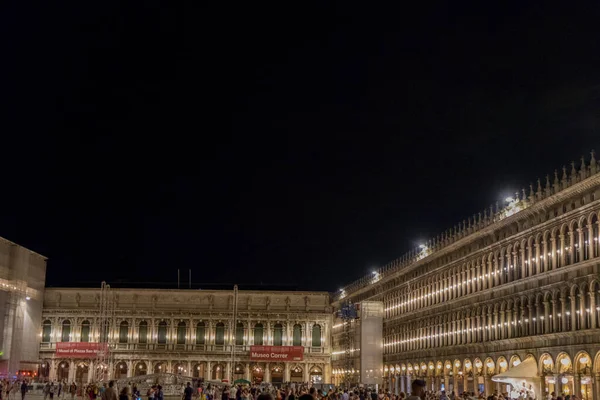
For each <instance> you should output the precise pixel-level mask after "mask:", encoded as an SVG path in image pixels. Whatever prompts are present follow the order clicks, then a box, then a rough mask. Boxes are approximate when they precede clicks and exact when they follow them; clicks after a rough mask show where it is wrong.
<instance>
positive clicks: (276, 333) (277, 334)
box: [273, 324, 283, 346]
mask: <svg viewBox="0 0 600 400" xmlns="http://www.w3.org/2000/svg"><path fill="white" fill-rule="evenodd" d="M273 346H283V326H282V325H281V324H275V327H274V328H273Z"/></svg>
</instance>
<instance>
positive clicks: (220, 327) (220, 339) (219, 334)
mask: <svg viewBox="0 0 600 400" xmlns="http://www.w3.org/2000/svg"><path fill="white" fill-rule="evenodd" d="M215 344H217V345H224V344H225V325H224V324H223V323H222V322H219V323H218V324H217V326H216V329H215Z"/></svg>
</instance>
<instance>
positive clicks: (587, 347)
mask: <svg viewBox="0 0 600 400" xmlns="http://www.w3.org/2000/svg"><path fill="white" fill-rule="evenodd" d="M599 172H600V168H599V166H598V165H597V164H596V161H595V159H594V154H593V153H592V158H591V161H589V162H588V163H587V164H586V161H585V160H584V159H583V158H582V160H581V164H580V165H578V166H577V167H576V166H575V164H574V163H573V164H572V165H571V168H570V170H567V169H566V168H563V171H562V174H559V173H555V175H554V179H553V180H551V179H550V178H549V177H547V178H546V180H545V184H543V183H542V182H540V181H539V180H538V182H537V185H536V187H530V188H529V190H527V191H526V190H523V191H522V192H519V193H517V194H516V196H515V197H512V198H508V199H506V202H505V203H504V205H503V206H499V205H498V204H496V206H495V207H490V208H489V209H486V210H485V211H483V212H481V213H478V214H476V215H474V216H473V217H471V218H469V219H467V220H465V221H462V222H461V223H460V224H458V225H457V226H455V227H454V228H453V229H451V230H448V231H446V232H444V233H443V234H442V235H440V236H438V237H436V238H434V239H432V240H430V241H428V242H427V243H426V244H423V245H422V246H420V248H418V249H415V250H413V251H411V252H409V253H408V254H406V255H405V256H403V257H401V258H400V259H398V260H395V261H394V262H392V263H390V264H389V265H387V266H385V267H383V268H381V269H380V270H378V271H375V272H374V273H373V274H372V275H369V276H368V277H365V278H363V279H361V280H359V281H357V282H355V283H353V284H352V285H349V286H348V287H345V288H344V289H343V290H341V291H340V292H338V293H337V295H336V296H335V298H334V300H333V303H332V305H333V307H334V309H335V310H338V309H340V308H341V307H342V305H344V304H346V303H347V302H351V303H359V302H361V301H364V300H369V301H382V302H383V303H384V310H385V317H384V326H383V336H384V337H383V341H384V355H383V362H382V365H381V370H382V373H383V376H384V384H385V386H386V387H387V388H389V389H390V390H392V391H395V392H400V391H404V392H406V391H408V390H410V389H409V382H410V381H411V380H412V379H415V378H416V377H420V378H423V379H425V380H426V382H427V385H428V387H429V388H430V389H432V390H440V389H445V390H447V391H454V392H456V393H459V392H463V391H472V392H475V393H477V392H478V391H481V392H485V393H486V394H490V393H491V392H493V391H494V390H500V391H502V392H507V391H509V388H508V387H506V386H505V385H504V384H500V383H497V382H494V381H492V379H491V378H492V376H494V375H497V374H501V373H505V372H507V371H510V370H512V369H513V368H519V365H520V364H521V363H523V362H524V361H527V364H529V365H532V364H533V365H534V366H535V367H536V368H535V369H536V372H535V374H534V375H535V376H534V377H531V380H532V381H533V382H537V383H536V385H539V390H540V392H541V393H550V392H553V391H555V392H557V393H558V394H559V393H565V394H570V395H577V396H578V397H581V398H583V399H585V400H591V399H596V400H597V399H599V398H600V249H599V241H600V238H599V225H598V214H599V213H600V173H599ZM353 325H357V324H356V323H350V322H348V321H342V320H339V319H334V327H333V339H332V342H333V343H334V349H333V354H334V359H333V365H332V368H333V379H334V381H335V382H338V383H341V382H345V381H347V380H352V379H353V375H354V374H359V373H360V371H356V370H352V369H349V368H348V367H347V365H350V364H348V357H344V353H345V350H348V347H349V346H348V345H347V342H346V341H345V340H346V338H347V337H351V335H349V332H350V331H351V330H352V329H353V328H352V326H353ZM351 350H352V352H351V353H350V351H348V353H349V354H352V357H350V358H351V359H352V358H353V359H356V358H357V357H358V356H357V354H358V353H360V349H358V348H352V349H351ZM532 360H533V361H535V363H532ZM515 371H518V370H515ZM515 373H516V372H515Z"/></svg>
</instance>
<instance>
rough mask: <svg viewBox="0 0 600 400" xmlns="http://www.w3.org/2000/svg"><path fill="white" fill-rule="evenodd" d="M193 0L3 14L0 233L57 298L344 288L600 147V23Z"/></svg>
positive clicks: (578, 18) (486, 12)
mask: <svg viewBox="0 0 600 400" xmlns="http://www.w3.org/2000/svg"><path fill="white" fill-rule="evenodd" d="M134 3H135V4H134ZM194 3H196V4H197V5H202V7H203V8H194V7H192V6H189V7H188V6H187V5H183V4H182V3H181V2H179V1H169V2H159V1H153V0H146V1H144V2H139V3H136V2H123V1H120V2H116V1H110V0H109V1H96V2H90V1H80V2H72V3H70V4H67V3H66V2H40V3H39V4H30V3H27V2H13V3H12V5H5V6H2V7H3V8H2V9H1V10H0V11H1V12H0V30H1V32H0V33H1V34H2V37H3V51H2V62H1V64H0V72H1V73H2V77H3V79H2V88H1V89H0V99H1V100H2V104H1V111H0V113H1V114H0V116H1V120H0V121H1V124H2V129H1V133H0V162H1V166H2V174H1V176H2V178H1V181H0V182H1V186H0V188H1V189H0V195H1V196H0V236H3V237H5V238H7V239H10V240H12V241H15V242H17V243H19V244H22V245H24V246H26V247H28V248H31V249H32V250H35V251H37V252H39V253H42V254H44V255H46V256H48V257H49V261H48V278H47V283H48V285H53V286H62V285H65V286H67V285H80V284H85V285H99V284H100V281H101V280H107V281H108V282H110V283H117V284H119V283H118V282H119V281H120V282H121V283H120V284H121V285H127V284H125V283H123V282H125V281H132V282H135V281H138V282H156V284H155V286H157V285H158V283H161V284H169V283H171V284H172V283H174V282H175V281H176V274H177V273H176V270H177V268H181V269H182V270H185V271H187V269H188V268H191V269H192V270H193V277H194V281H195V282H196V284H195V287H214V286H212V285H213V284H224V285H229V284H233V283H240V284H244V285H256V284H261V283H262V284H265V285H289V286H291V287H297V288H299V289H306V290H312V289H319V290H332V291H333V290H336V289H337V288H339V287H340V286H341V285H342V284H344V283H349V282H350V281H352V280H354V279H356V278H358V277H360V276H362V275H363V274H365V273H367V272H368V271H369V270H370V269H371V268H372V267H376V266H381V265H383V264H385V263H386V262H388V261H390V260H392V259H394V258H396V257H398V256H400V255H401V254H403V253H404V252H405V251H406V250H408V249H409V248H411V247H413V246H416V245H417V244H419V242H420V241H421V240H423V239H427V238H429V237H430V236H431V235H434V234H437V233H439V232H440V231H442V230H445V229H447V228H449V227H450V226H452V225H454V224H455V223H456V222H458V221H459V220H462V219H463V218H466V217H468V216H469V215H472V214H473V213H475V212H478V211H480V210H482V209H483V208H484V207H487V206H489V204H490V203H492V202H495V201H496V200H500V199H503V198H504V197H506V196H507V195H509V194H511V193H514V191H515V190H517V189H520V188H521V187H523V186H526V185H529V183H530V182H534V183H535V179H536V178H537V177H543V176H545V174H546V173H549V172H550V173H551V172H552V171H553V170H554V168H557V167H558V168H560V167H561V166H562V165H563V164H565V163H568V162H570V161H571V160H573V159H575V160H577V161H578V160H579V157H581V155H582V154H585V155H586V157H587V158H588V159H589V151H590V150H591V149H592V148H596V149H598V150H600V145H599V144H600V108H599V106H600V48H599V47H600V46H599V45H600V33H599V32H600V29H599V28H598V21H600V18H599V17H600V13H599V12H598V11H599V10H598V8H597V6H594V8H586V7H583V6H582V3H580V2H575V3H578V5H577V6H576V7H580V8H572V7H575V6H574V5H572V4H570V3H568V2H562V3H561V7H560V8H550V7H547V6H541V5H529V4H528V3H530V2H518V3H517V2H515V4H518V5H517V6H513V5H508V4H505V5H504V6H503V7H504V8H492V6H491V5H489V2H479V3H478V4H479V5H478V6H473V4H469V5H468V6H467V4H466V3H465V4H464V5H458V4H457V3H460V2H450V1H449V2H446V3H442V2H439V3H435V2H423V3H426V4H423V5H422V8H415V7H417V6H416V5H414V4H413V5H410V4H404V3H403V2H396V3H394V2H388V3H392V4H395V5H396V6H397V7H401V8H383V7H380V8H378V6H376V5H375V3H376V2H360V3H359V2H356V3H353V2H339V3H337V4H336V3H329V2H325V1H317V2H310V1H308V2H285V1H283V2H281V1H280V2H277V3H275V2H270V3H267V2H260V1H258V2H243V3H242V2H240V3H235V2H211V5H209V6H207V5H205V4H204V3H205V2H198V1H197V2H194ZM372 3H373V4H372ZM409 3H410V2H409ZM413 3H416V2H413ZM531 3H533V2H531ZM538 3H539V2H538ZM556 3H558V2H556ZM590 4H591V2H590ZM482 7H483V8H482ZM185 274H187V272H185ZM148 285H149V286H150V284H148ZM246 287H249V286H246Z"/></svg>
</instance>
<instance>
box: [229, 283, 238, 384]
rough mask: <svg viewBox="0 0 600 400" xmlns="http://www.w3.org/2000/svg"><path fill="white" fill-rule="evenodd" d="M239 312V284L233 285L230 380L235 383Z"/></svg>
mask: <svg viewBox="0 0 600 400" xmlns="http://www.w3.org/2000/svg"><path fill="white" fill-rule="evenodd" d="M237 313H238V286H237V285H233V315H232V320H233V324H232V332H233V335H232V340H231V343H232V346H231V371H230V376H228V378H229V379H231V380H230V382H231V383H232V384H233V381H234V379H233V378H234V375H233V374H234V373H235V372H234V369H235V350H236V345H237V343H236V336H237Z"/></svg>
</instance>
